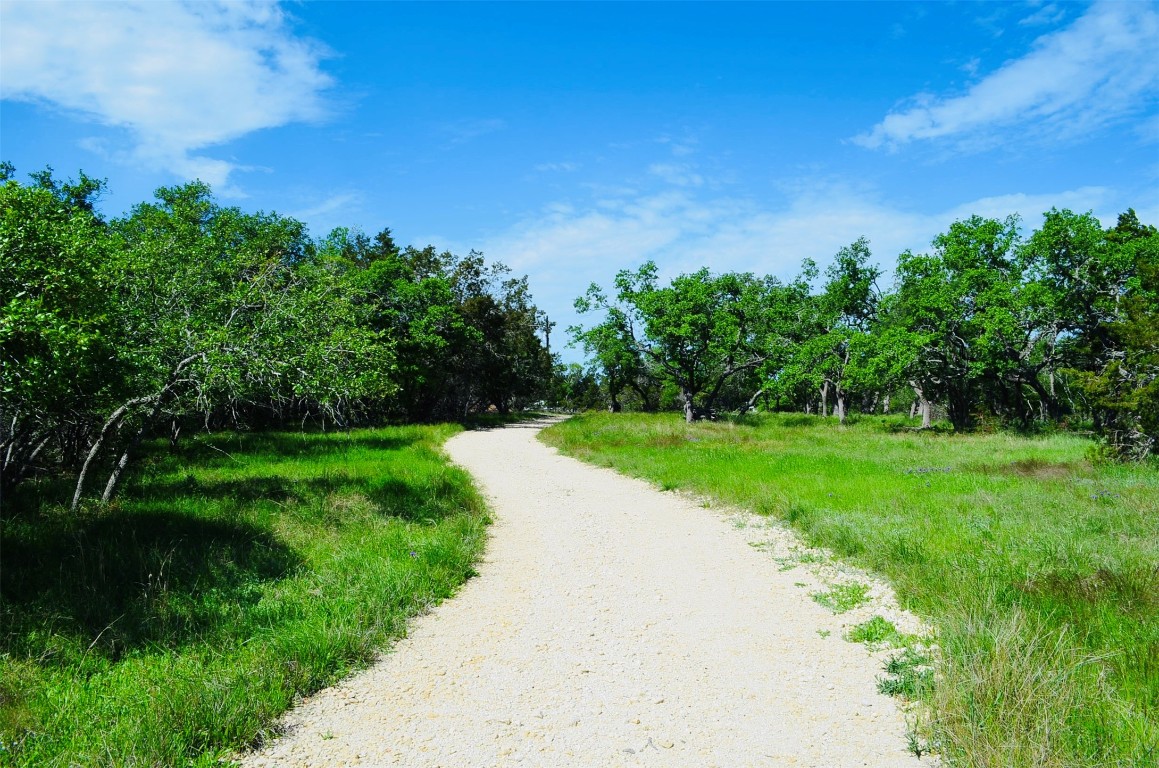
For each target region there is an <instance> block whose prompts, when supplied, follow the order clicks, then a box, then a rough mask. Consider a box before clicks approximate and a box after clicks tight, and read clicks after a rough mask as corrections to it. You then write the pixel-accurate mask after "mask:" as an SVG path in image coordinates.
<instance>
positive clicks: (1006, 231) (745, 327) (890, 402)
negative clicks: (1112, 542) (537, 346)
mask: <svg viewBox="0 0 1159 768" xmlns="http://www.w3.org/2000/svg"><path fill="white" fill-rule="evenodd" d="M883 274H884V273H883V270H882V269H881V268H880V267H878V266H876V265H875V264H874V262H873V260H872V254H871V252H870V248H869V243H868V241H867V240H866V239H865V238H861V239H859V240H857V241H856V242H854V243H851V244H850V245H848V246H846V247H844V248H842V249H841V250H840V251H838V252H837V254H836V255H835V258H834V260H833V263H832V264H831V265H830V266H828V267H827V268H826V269H825V271H824V273H823V274H822V273H821V272H820V271H819V270H818V267H817V265H816V264H815V263H813V262H812V261H809V260H806V261H805V262H804V263H803V265H802V269H801V271H800V274H799V275H798V276H797V277H796V278H794V279H793V280H791V281H788V282H782V281H780V280H777V279H775V278H773V277H767V276H765V277H761V276H756V275H753V274H751V273H737V272H728V273H724V274H714V273H712V272H710V271H709V270H708V269H702V270H700V271H698V272H694V273H692V274H684V275H680V276H678V277H676V278H674V279H673V280H671V281H670V282H668V283H667V284H662V283H661V281H660V280H659V277H658V271H657V268H656V265H655V264H654V263H652V262H648V263H645V264H644V265H643V266H641V267H640V268H639V269H636V270H634V271H633V270H623V271H621V272H619V273H618V274H617V275H616V277H615V280H614V283H613V290H612V291H605V290H604V289H603V288H601V287H600V286H599V285H596V284H593V285H592V286H591V287H590V288H589V289H588V291H587V292H586V294H585V295H583V296H581V297H580V298H579V299H577V300H576V308H577V310H578V311H579V312H580V313H581V314H591V315H595V317H596V320H595V321H594V322H592V323H589V324H587V325H577V326H573V327H572V328H569V332H570V334H571V336H572V343H573V344H577V345H579V346H581V347H582V348H583V350H584V351H585V352H586V354H587V356H588V360H589V366H588V367H587V368H586V369H580V368H579V367H573V369H571V370H570V371H569V372H567V375H566V376H565V379H566V382H565V383H566V388H567V390H568V392H570V393H571V394H572V395H573V396H574V397H577V398H579V399H584V398H586V399H588V401H589V402H591V401H592V400H594V399H595V398H596V397H602V398H604V399H605V400H606V402H607V404H608V407H610V409H611V410H613V411H618V410H620V409H621V408H623V407H625V406H627V407H631V408H637V409H641V410H646V411H648V410H657V409H660V408H680V409H682V410H683V412H684V415H685V418H686V419H687V420H688V421H690V422H691V421H693V420H695V419H698V418H704V417H708V416H711V415H712V414H714V413H715V412H717V411H734V412H740V413H744V412H746V411H748V410H751V409H754V408H766V409H770V410H794V409H795V410H801V411H804V412H806V413H818V414H820V415H822V416H828V415H832V416H835V417H836V418H837V419H838V420H839V421H843V420H844V419H845V418H846V416H847V414H849V413H852V412H859V413H879V412H889V411H890V410H891V409H895V408H897V407H899V406H902V407H904V405H905V404H909V407H910V409H911V416H916V414H917V413H920V414H921V415H922V425H923V427H929V426H930V425H931V420H932V419H933V417H934V415H935V414H937V415H939V416H944V418H945V419H946V420H948V421H949V423H950V425H951V426H952V427H953V429H955V430H967V429H971V428H974V427H976V426H978V425H979V424H980V423H986V422H990V423H997V424H1000V425H1010V426H1014V427H1017V428H1021V429H1026V428H1033V427H1035V426H1037V425H1042V424H1071V425H1076V424H1089V427H1090V428H1091V429H1092V430H1093V431H1094V432H1095V433H1097V434H1098V435H1099V436H1100V437H1101V438H1102V441H1103V442H1102V445H1103V449H1102V450H1103V451H1104V452H1106V453H1107V454H1109V455H1111V456H1113V457H1119V458H1134V459H1139V458H1143V457H1145V456H1147V455H1149V454H1150V453H1152V452H1153V451H1154V449H1155V443H1156V440H1157V439H1159V231H1157V230H1156V228H1155V227H1154V226H1151V225H1145V224H1143V223H1141V222H1140V221H1139V219H1138V217H1137V216H1136V215H1135V212H1134V211H1133V210H1128V211H1127V212H1126V213H1123V214H1121V215H1120V216H1119V217H1118V221H1117V223H1116V224H1115V225H1114V226H1112V227H1109V228H1106V229H1104V228H1103V226H1102V224H1101V223H1100V222H1099V220H1098V219H1097V218H1095V216H1094V215H1093V214H1091V213H1084V214H1076V213H1074V212H1072V211H1069V210H1058V209H1052V210H1051V211H1049V212H1048V213H1046V214H1045V215H1044V220H1043V223H1042V226H1041V227H1040V228H1039V229H1037V230H1034V231H1033V232H1032V233H1030V234H1029V235H1028V236H1024V234H1023V228H1022V226H1021V222H1020V220H1019V219H1018V217H1016V216H1010V217H1007V218H1005V219H996V218H983V217H979V216H974V217H971V218H969V219H965V220H961V221H956V222H954V223H953V224H951V225H950V227H949V229H948V230H947V231H946V232H943V233H941V234H939V235H938V236H937V237H935V238H934V240H933V242H932V248H931V249H930V250H929V251H928V252H925V253H913V252H910V251H906V252H904V253H902V254H901V255H900V256H899V257H898V259H897V262H896V265H895V266H894V269H893V276H892V285H890V286H889V287H888V289H883V288H882V287H881V283H882V282H883ZM814 286H817V287H816V288H814Z"/></svg>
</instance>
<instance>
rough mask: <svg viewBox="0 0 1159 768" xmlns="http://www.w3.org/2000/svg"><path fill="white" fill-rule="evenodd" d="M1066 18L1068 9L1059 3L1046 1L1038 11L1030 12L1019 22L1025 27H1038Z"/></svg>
mask: <svg viewBox="0 0 1159 768" xmlns="http://www.w3.org/2000/svg"><path fill="white" fill-rule="evenodd" d="M1065 18H1066V10H1065V9H1064V8H1062V7H1060V6H1059V5H1058V4H1057V3H1046V4H1045V5H1043V6H1042V7H1040V8H1039V9H1038V10H1037V11H1035V12H1034V13H1032V14H1030V15H1029V16H1027V17H1026V18H1024V19H1021V20H1020V21H1019V22H1018V23H1019V24H1020V25H1021V26H1024V27H1037V26H1042V25H1047V24H1055V23H1057V22H1060V21H1062V20H1063V19H1065Z"/></svg>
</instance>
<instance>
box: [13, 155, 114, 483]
mask: <svg viewBox="0 0 1159 768" xmlns="http://www.w3.org/2000/svg"><path fill="white" fill-rule="evenodd" d="M11 175H12V169H11V166H6V167H5V169H4V176H5V181H4V183H3V185H2V186H0V263H2V264H3V269H0V484H2V485H3V486H4V487H5V488H7V489H11V488H13V487H14V486H15V485H16V484H17V483H19V482H20V480H21V479H23V478H24V477H25V476H26V475H27V473H28V472H29V471H30V469H31V468H32V467H33V466H34V465H35V464H36V463H37V462H38V461H40V460H41V459H42V458H43V457H45V456H47V455H48V454H50V453H53V452H55V454H56V460H58V461H61V462H64V463H71V462H72V461H74V460H75V459H76V458H77V455H78V453H79V452H80V450H82V449H81V448H80V446H81V445H82V444H83V442H84V440H85V438H86V435H87V433H88V430H89V428H90V426H89V424H88V420H87V419H86V417H85V414H86V411H87V409H89V408H92V407H94V406H95V405H98V404H99V403H102V402H106V401H108V400H109V399H110V398H114V397H116V396H117V392H118V390H119V388H120V387H121V386H123V383H124V382H123V379H124V376H123V366H122V360H121V358H120V357H119V350H118V348H117V344H116V341H115V337H116V329H115V326H114V323H113V322H112V320H113V315H114V308H113V304H112V302H111V300H110V296H109V293H108V283H109V275H108V271H107V265H108V264H109V263H110V262H113V261H115V260H116V258H117V244H116V243H115V242H114V241H113V239H112V238H111V237H110V235H109V231H108V227H107V225H106V223H105V222H104V221H103V220H102V219H101V218H100V217H99V216H97V215H96V214H95V213H94V211H93V200H94V199H95V198H96V197H97V196H98V195H99V194H100V192H101V190H102V189H103V185H102V184H101V183H100V182H97V181H95V180H93V179H91V178H89V177H87V176H85V175H84V174H83V173H82V174H81V175H80V179H79V181H77V182H66V183H59V182H57V181H55V180H54V179H53V178H52V175H51V171H44V172H40V173H37V174H33V179H34V181H35V183H34V184H32V185H27V186H26V185H22V184H20V183H18V182H17V181H15V180H13V179H12V178H11Z"/></svg>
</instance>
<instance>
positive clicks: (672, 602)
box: [243, 423, 929, 768]
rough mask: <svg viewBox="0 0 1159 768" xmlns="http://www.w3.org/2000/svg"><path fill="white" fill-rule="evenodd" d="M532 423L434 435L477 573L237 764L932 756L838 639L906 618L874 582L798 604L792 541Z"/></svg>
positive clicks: (894, 763)
mask: <svg viewBox="0 0 1159 768" xmlns="http://www.w3.org/2000/svg"><path fill="white" fill-rule="evenodd" d="M542 426H543V424H542V423H539V424H534V423H528V424H521V425H516V426H512V427H506V428H502V429H494V430H487V431H473V432H465V433H463V434H460V435H458V436H456V437H455V438H453V439H452V440H451V441H450V442H448V444H447V446H446V449H447V452H448V453H449V454H450V456H451V457H452V459H453V460H454V461H455V462H456V463H458V464H460V465H461V466H463V467H465V468H466V469H467V470H469V471H470V472H471V474H472V475H473V476H474V477H475V478H476V479H477V481H478V482H479V484H480V485H481V487H482V489H483V490H484V492H485V494H486V495H487V497H488V500H489V503H490V504H491V508H492V510H493V517H494V518H495V524H494V525H493V526H492V527H491V529H490V532H491V538H490V541H489V543H488V546H487V551H486V554H485V556H484V559H483V562H482V563H481V564H480V565H479V576H478V577H476V578H474V579H471V580H470V581H469V582H468V583H467V584H466V585H465V586H464V587H463V589H462V590H461V591H460V593H459V594H458V595H457V596H456V597H454V598H453V599H451V600H448V601H446V602H444V603H443V604H442V605H441V606H439V607H437V608H435V609H434V610H433V611H432V612H430V613H429V614H428V615H426V616H423V617H421V618H419V619H417V620H416V621H415V622H414V624H413V625H412V628H411V630H410V632H409V635H408V637H406V638H405V639H403V640H400V641H399V642H398V643H397V644H396V645H395V646H394V647H393V648H392V649H391V651H390V652H389V653H387V654H386V655H384V656H383V657H382V659H381V660H380V661H379V662H378V663H377V664H376V665H375V666H373V667H372V668H370V669H368V670H366V671H365V672H363V673H360V674H358V675H356V676H354V677H352V678H350V679H349V680H347V681H346V682H344V683H342V684H341V685H339V686H336V687H334V688H331V689H328V690H325V691H322V692H321V693H319V694H318V695H316V696H314V697H312V698H311V699H309V700H308V701H306V702H303V703H302V705H301V706H299V707H298V708H296V709H295V710H294V711H293V712H292V713H291V714H290V715H288V716H287V718H286V720H285V723H284V724H285V728H286V735H285V736H283V737H281V738H280V739H278V740H276V741H274V742H273V743H272V744H270V745H268V746H267V748H266V749H264V750H263V751H260V752H257V753H253V754H250V755H247V756H245V758H244V759H243V764H244V765H245V766H248V767H250V768H256V767H257V766H343V765H363V766H380V765H381V766H387V765H405V766H446V767H447V768H455V767H463V768H468V767H473V766H509V765H527V766H592V768H606V767H608V766H684V767H689V768H697V767H699V766H723V767H729V768H731V767H733V766H815V767H817V768H822V767H824V768H843V767H845V766H882V767H883V768H886V767H888V768H902V767H904V766H922V765H929V763H928V762H927V761H926V760H918V759H917V758H916V757H914V756H913V755H912V754H910V753H909V752H908V751H907V750H906V738H905V721H904V716H903V714H902V713H901V712H900V711H899V709H898V706H897V705H896V704H895V702H894V700H892V699H890V698H887V697H885V696H882V695H880V694H879V693H877V690H876V686H875V678H876V677H877V676H878V675H879V674H880V673H881V664H882V659H881V654H880V653H879V654H871V653H869V652H868V651H867V650H866V649H865V647H864V646H861V645H856V644H853V643H849V642H846V641H844V640H842V639H841V638H842V629H843V627H846V626H848V625H849V624H850V623H852V622H854V621H861V620H864V619H865V618H867V617H868V615H870V614H872V613H874V612H876V613H882V614H883V615H888V616H890V618H892V619H893V620H895V623H903V624H904V621H905V619H906V617H904V616H902V615H901V614H900V613H899V612H898V611H897V609H896V605H894V604H892V603H891V602H890V598H889V595H888V590H887V589H884V588H883V587H882V585H880V584H875V585H874V592H875V593H876V594H877V597H878V603H879V604H878V605H874V606H869V607H863V608H862V609H860V611H859V612H857V613H854V614H846V615H842V616H834V615H833V614H832V613H830V612H829V611H828V610H827V609H825V608H823V607H821V606H820V605H818V604H816V603H815V602H814V601H813V600H811V599H810V598H809V591H810V589H821V588H823V582H824V579H825V576H824V574H820V573H819V572H818V571H816V569H814V570H813V571H811V572H806V569H805V568H803V567H798V568H792V569H787V568H786V565H785V563H786V560H785V558H784V557H781V558H778V557H776V556H774V555H775V554H776V552H778V551H779V552H781V553H782V554H784V553H786V552H790V551H795V546H794V544H793V540H792V538H791V534H788V533H787V532H785V531H783V530H781V529H776V528H775V527H767V528H766V527H764V526H766V524H765V523H763V522H757V523H752V520H759V519H756V518H752V519H749V521H748V522H746V521H745V519H744V518H737V517H735V516H733V517H728V516H726V515H725V514H722V513H721V512H719V511H717V510H711V509H706V508H704V507H703V506H702V505H700V504H697V503H696V502H695V501H694V500H691V499H689V498H686V497H683V496H681V495H679V494H675V493H663V492H661V491H659V490H656V489H655V488H653V487H651V486H649V485H647V484H645V483H643V482H640V481H637V480H632V479H627V478H624V477H622V476H620V475H617V474H615V473H614V472H612V471H610V470H607V469H599V468H594V467H591V466H588V465H585V464H583V463H581V462H578V461H575V460H573V459H569V458H566V457H563V456H560V455H559V454H557V453H556V452H555V451H554V450H553V449H551V448H548V447H546V446H544V445H543V444H541V443H540V442H539V441H538V440H536V437H535V436H536V433H537V432H538V430H539V429H540V428H541V427H542ZM754 532H755V533H758V534H759V535H760V537H761V540H760V541H754V540H753V534H754ZM786 537H788V538H786ZM754 545H755V546H754ZM910 621H911V622H912V617H911V618H910Z"/></svg>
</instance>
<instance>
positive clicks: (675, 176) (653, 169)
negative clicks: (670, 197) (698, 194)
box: [648, 163, 704, 187]
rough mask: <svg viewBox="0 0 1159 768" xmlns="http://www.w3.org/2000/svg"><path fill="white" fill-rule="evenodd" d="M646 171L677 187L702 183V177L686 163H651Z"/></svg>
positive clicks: (695, 185) (694, 185) (697, 185)
mask: <svg viewBox="0 0 1159 768" xmlns="http://www.w3.org/2000/svg"><path fill="white" fill-rule="evenodd" d="M648 173H650V174H652V175H653V176H656V177H657V178H659V179H661V180H663V181H665V182H667V183H669V184H673V185H675V186H678V187H699V186H701V185H702V184H704V177H703V176H701V175H700V174H699V173H696V172H695V171H694V170H693V166H692V165H690V164H688V163H653V164H652V165H650V166H648Z"/></svg>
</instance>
